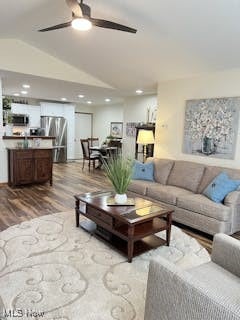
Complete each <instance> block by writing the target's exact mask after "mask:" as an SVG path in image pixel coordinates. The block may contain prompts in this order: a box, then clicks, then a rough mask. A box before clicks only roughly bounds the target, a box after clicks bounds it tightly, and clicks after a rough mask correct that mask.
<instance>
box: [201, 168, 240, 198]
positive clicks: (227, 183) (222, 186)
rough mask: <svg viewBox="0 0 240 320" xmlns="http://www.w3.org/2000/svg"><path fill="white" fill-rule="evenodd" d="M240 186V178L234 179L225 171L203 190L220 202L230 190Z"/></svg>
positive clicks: (205, 193)
mask: <svg viewBox="0 0 240 320" xmlns="http://www.w3.org/2000/svg"><path fill="white" fill-rule="evenodd" d="M239 186H240V180H232V179H230V178H229V177H228V175H227V174H226V173H225V172H222V173H220V174H219V175H218V176H216V178H214V179H213V181H212V182H211V183H210V184H209V185H208V186H207V188H206V189H205V190H204V191H203V194H204V195H205V196H206V197H208V198H209V199H211V200H213V201H214V202H217V203H220V202H222V201H223V199H224V198H225V197H226V195H227V194H228V193H229V192H232V191H234V190H236V189H237V188H238V187H239Z"/></svg>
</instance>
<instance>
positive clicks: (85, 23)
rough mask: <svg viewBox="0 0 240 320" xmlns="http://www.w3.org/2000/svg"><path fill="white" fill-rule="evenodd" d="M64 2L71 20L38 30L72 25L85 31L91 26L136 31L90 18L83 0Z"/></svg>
mask: <svg viewBox="0 0 240 320" xmlns="http://www.w3.org/2000/svg"><path fill="white" fill-rule="evenodd" d="M66 3H67V5H68V7H69V8H70V9H71V10H72V20H71V21H69V22H65V23H61V24H58V25H56V26H52V27H48V28H45V29H41V30H38V31H39V32H46V31H52V30H57V29H62V28H67V27H73V28H74V29H77V30H81V31H86V30H89V29H91V27H92V26H96V27H100V28H107V29H114V30H120V31H125V32H130V33H136V32H137V30H136V29H133V28H130V27H127V26H124V25H122V24H119V23H116V22H113V21H108V20H102V19H96V18H92V17H91V8H90V7H89V6H88V5H87V4H85V3H83V0H79V1H78V0H66Z"/></svg>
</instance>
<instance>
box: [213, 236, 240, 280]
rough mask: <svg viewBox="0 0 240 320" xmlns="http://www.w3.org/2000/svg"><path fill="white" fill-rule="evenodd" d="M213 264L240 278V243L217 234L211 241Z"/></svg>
mask: <svg viewBox="0 0 240 320" xmlns="http://www.w3.org/2000/svg"><path fill="white" fill-rule="evenodd" d="M211 259H212V261H213V262H215V263H216V264H218V265H219V266H221V267H223V268H224V269H226V270H228V271H229V272H231V273H233V274H235V275H236V276H238V277H240V241H239V240H237V239H234V238H232V237H230V236H227V235H226V234H223V233H218V234H216V235H215V236H214V239H213V248H212V255H211Z"/></svg>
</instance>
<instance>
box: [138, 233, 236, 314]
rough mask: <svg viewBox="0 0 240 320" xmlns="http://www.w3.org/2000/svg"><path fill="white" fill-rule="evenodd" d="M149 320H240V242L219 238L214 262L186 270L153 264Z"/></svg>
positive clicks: (162, 261) (161, 260) (147, 308)
mask: <svg viewBox="0 0 240 320" xmlns="http://www.w3.org/2000/svg"><path fill="white" fill-rule="evenodd" d="M144 319H145V320H240V241H238V240H236V239H233V238H231V237H230V236H227V235H224V234H217V235H215V237H214V241H213V250H212V256H211V261H210V262H208V263H204V264H202V265H200V266H198V267H194V268H191V269H188V270H182V269H180V268H178V267H177V266H175V265H173V264H172V263H170V262H168V261H167V260H165V259H164V258H161V257H159V258H157V259H155V260H152V261H151V262H150V266H149V275H148V284H147V296H146V306H145V318H144Z"/></svg>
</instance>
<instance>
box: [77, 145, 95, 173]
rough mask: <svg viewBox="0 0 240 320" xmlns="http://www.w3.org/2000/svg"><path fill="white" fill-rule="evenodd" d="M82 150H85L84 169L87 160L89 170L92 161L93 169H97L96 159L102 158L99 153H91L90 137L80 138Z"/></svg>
mask: <svg viewBox="0 0 240 320" xmlns="http://www.w3.org/2000/svg"><path fill="white" fill-rule="evenodd" d="M80 141H81V146H82V152H83V166H82V170H83V169H84V165H85V160H87V161H88V170H89V171H90V166H91V162H92V163H93V169H95V161H96V160H99V159H100V156H99V154H96V153H95V154H94V153H90V151H89V147H90V144H89V139H80Z"/></svg>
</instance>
